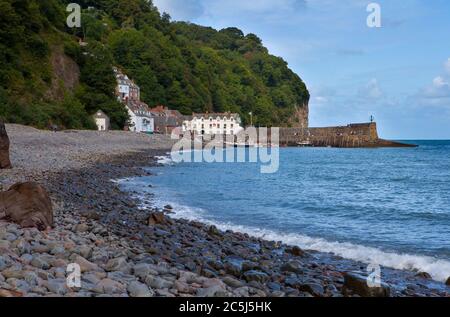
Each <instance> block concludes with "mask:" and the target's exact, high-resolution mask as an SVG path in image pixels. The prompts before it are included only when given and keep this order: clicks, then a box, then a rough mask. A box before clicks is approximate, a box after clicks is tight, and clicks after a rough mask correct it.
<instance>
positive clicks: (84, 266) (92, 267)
mask: <svg viewBox="0 0 450 317" xmlns="http://www.w3.org/2000/svg"><path fill="white" fill-rule="evenodd" d="M71 259H72V261H73V263H76V264H78V265H79V266H80V269H81V273H84V272H90V271H99V270H100V267H99V266H98V265H97V264H95V263H92V262H89V261H88V260H86V259H85V258H83V257H82V256H79V255H76V256H73V257H71Z"/></svg>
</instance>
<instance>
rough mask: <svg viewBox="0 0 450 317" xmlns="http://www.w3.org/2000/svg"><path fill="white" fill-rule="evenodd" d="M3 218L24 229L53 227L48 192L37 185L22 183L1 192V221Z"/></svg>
mask: <svg viewBox="0 0 450 317" xmlns="http://www.w3.org/2000/svg"><path fill="white" fill-rule="evenodd" d="M3 218H4V219H7V220H9V221H12V222H14V223H17V224H18V225H20V226H22V227H23V228H32V227H35V228H38V229H39V230H45V229H47V228H49V227H53V208H52V202H51V200H50V197H49V195H48V193H47V191H46V190H45V189H44V188H43V187H42V186H41V185H39V184H36V183H20V184H16V185H13V186H12V187H11V188H10V189H9V190H7V191H5V192H0V219H3Z"/></svg>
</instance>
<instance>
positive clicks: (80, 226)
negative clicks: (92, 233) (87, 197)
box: [75, 223, 89, 233]
mask: <svg viewBox="0 0 450 317" xmlns="http://www.w3.org/2000/svg"><path fill="white" fill-rule="evenodd" d="M75 231H76V232H80V233H83V232H88V231H89V226H88V225H87V224H85V223H80V224H78V225H76V226H75Z"/></svg>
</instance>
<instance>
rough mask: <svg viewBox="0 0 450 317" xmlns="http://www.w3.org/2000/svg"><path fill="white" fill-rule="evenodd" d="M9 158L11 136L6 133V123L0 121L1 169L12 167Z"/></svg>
mask: <svg viewBox="0 0 450 317" xmlns="http://www.w3.org/2000/svg"><path fill="white" fill-rule="evenodd" d="M10 167H11V161H10V160H9V138H8V134H7V133H6V128H5V124H4V123H3V122H2V121H0V169H3V168H10Z"/></svg>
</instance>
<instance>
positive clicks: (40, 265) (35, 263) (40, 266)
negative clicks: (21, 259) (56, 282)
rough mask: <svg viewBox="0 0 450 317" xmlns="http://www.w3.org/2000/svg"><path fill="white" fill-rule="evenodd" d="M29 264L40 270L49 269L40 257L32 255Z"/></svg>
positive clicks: (46, 262)
mask: <svg viewBox="0 0 450 317" xmlns="http://www.w3.org/2000/svg"><path fill="white" fill-rule="evenodd" d="M30 264H31V265H32V266H34V267H37V268H38V269H42V270H48V269H49V268H50V263H48V261H47V260H46V259H45V258H44V257H43V256H41V255H34V256H33V259H32V260H31V263H30Z"/></svg>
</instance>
